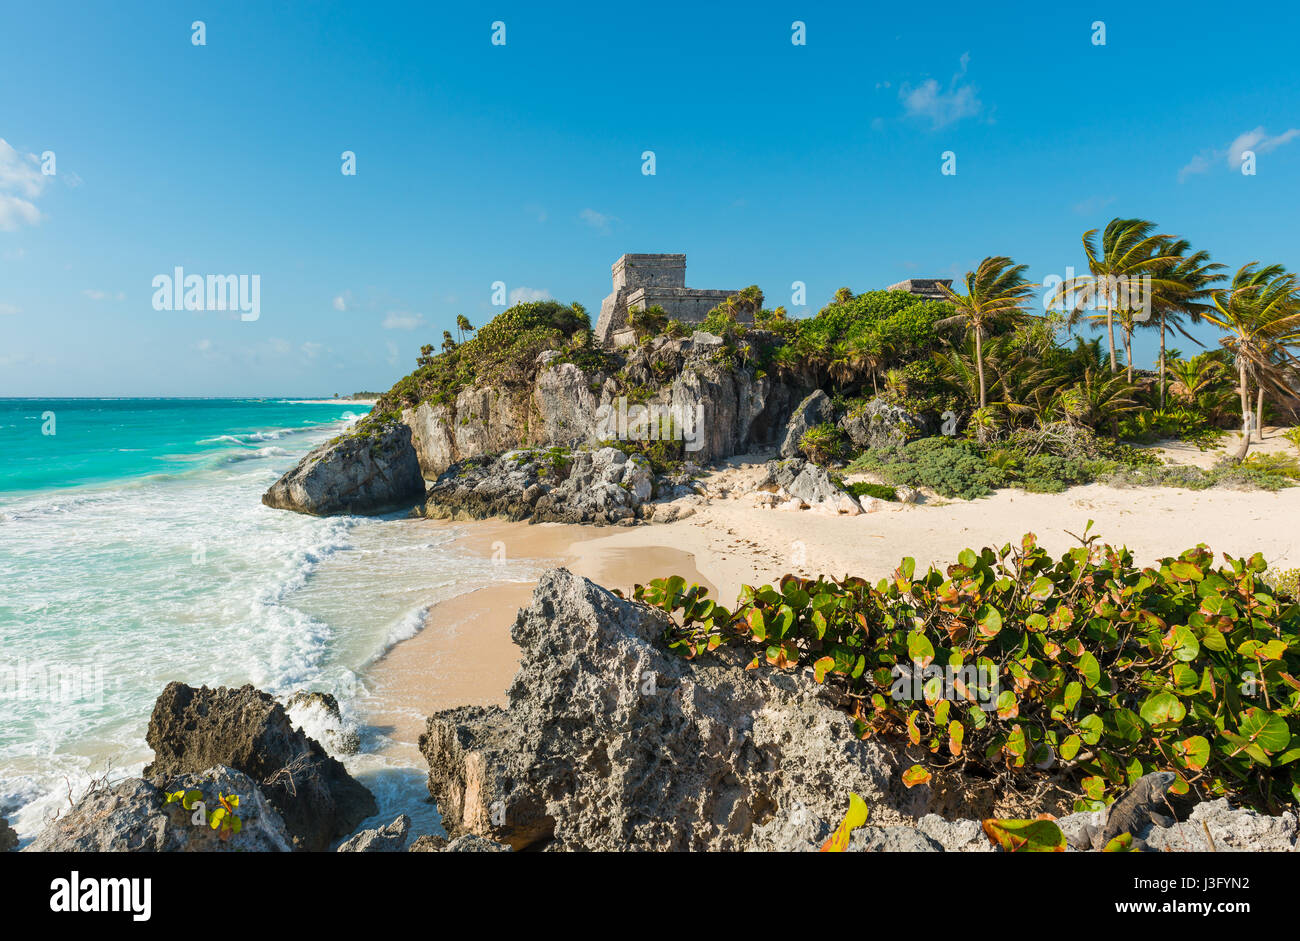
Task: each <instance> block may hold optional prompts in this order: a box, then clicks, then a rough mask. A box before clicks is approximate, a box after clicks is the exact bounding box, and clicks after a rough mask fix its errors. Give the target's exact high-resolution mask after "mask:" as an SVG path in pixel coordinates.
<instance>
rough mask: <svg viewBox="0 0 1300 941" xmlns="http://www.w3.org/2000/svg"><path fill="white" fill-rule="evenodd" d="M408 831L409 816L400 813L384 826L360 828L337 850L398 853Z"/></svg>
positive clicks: (344, 851) (409, 825)
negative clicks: (372, 828) (373, 828)
mask: <svg viewBox="0 0 1300 941" xmlns="http://www.w3.org/2000/svg"><path fill="white" fill-rule="evenodd" d="M410 832H411V818H410V817H408V816H406V814H402V815H400V816H399V817H398V818H397V819H396V820H394V821H393V822H392V823H390V824H389V825H388V826H386V827H379V828H378V829H375V830H362V831H361V832H360V833H358V834H357V835H356V836H354V837H352V838H351V839H350V840H348V841H347V842H345V843H344V844H343V845H342V846H340V847H339V848H338V850H337V852H340V853H400V852H401V851H402V849H403V847H405V846H406V837H407V835H408V834H409V833H410Z"/></svg>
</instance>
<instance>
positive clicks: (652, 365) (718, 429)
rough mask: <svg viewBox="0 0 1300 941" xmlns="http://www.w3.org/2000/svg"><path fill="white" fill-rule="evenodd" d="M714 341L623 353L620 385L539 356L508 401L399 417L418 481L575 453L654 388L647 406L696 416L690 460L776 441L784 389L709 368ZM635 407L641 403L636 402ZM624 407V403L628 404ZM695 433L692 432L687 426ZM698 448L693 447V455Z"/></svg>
mask: <svg viewBox="0 0 1300 941" xmlns="http://www.w3.org/2000/svg"><path fill="white" fill-rule="evenodd" d="M722 342H723V341H722V339H721V338H720V337H715V336H712V335H711V334H704V333H697V334H696V335H695V337H693V338H691V339H678V340H672V339H669V338H667V337H656V338H655V339H653V340H651V341H649V342H648V343H647V344H645V345H644V346H640V347H637V348H635V349H633V350H631V351H630V352H629V353H628V354H627V360H626V363H625V365H624V367H623V369H622V370H621V373H620V374H619V375H618V376H617V377H611V376H609V375H606V374H605V373H601V372H587V371H584V370H582V369H581V368H579V367H578V366H577V365H576V364H574V363H570V362H559V363H557V362H555V360H556V359H557V358H558V357H559V356H560V354H559V352H558V351H555V350H548V351H546V352H543V353H542V354H540V356H539V357H538V363H539V366H540V367H541V368H540V369H539V371H538V373H537V376H536V378H535V379H534V380H533V381H532V383H531V386H526V387H524V388H523V389H522V390H515V391H514V392H512V393H507V392H505V391H503V390H500V389H495V388H478V387H476V388H471V389H465V390H462V391H461V392H460V393H459V394H458V395H457V396H456V398H455V400H454V401H450V402H444V403H440V404H432V403H430V402H423V403H421V404H420V405H419V406H418V407H416V408H407V409H405V410H404V411H403V412H402V421H403V422H404V423H405V424H407V425H408V426H410V428H411V433H412V442H413V447H414V449H415V453H416V455H417V458H418V460H419V464H420V467H421V470H422V471H423V473H424V476H425V477H427V478H429V479H431V480H432V479H434V478H436V477H438V476H439V475H441V474H442V473H443V472H444V471H446V470H448V469H449V468H450V467H451V466H452V465H453V464H458V463H464V462H466V461H470V460H473V459H476V458H482V457H490V456H494V455H498V454H501V453H502V452H504V451H510V450H515V449H521V448H551V447H562V448H576V447H578V446H580V445H590V444H596V443H599V442H600V441H602V440H606V439H608V438H610V437H614V436H613V435H611V434H610V433H609V423H608V422H607V421H602V417H601V416H602V415H606V416H607V415H610V414H611V413H612V412H615V411H616V410H617V409H618V406H619V400H620V398H622V397H625V396H627V395H628V393H629V390H632V389H644V388H645V387H647V386H648V387H651V388H653V389H654V390H656V391H655V392H654V393H653V394H652V395H650V396H649V397H648V398H647V399H645V400H644V404H646V405H659V406H663V407H665V408H671V409H673V410H674V413H675V414H676V415H678V416H682V418H683V419H684V420H686V421H687V422H694V421H695V419H696V418H697V416H698V418H699V423H700V429H699V430H700V435H699V440H698V441H695V440H690V441H684V442H683V444H684V445H685V446H687V447H689V448H690V450H689V452H688V455H687V456H688V457H691V458H693V459H694V460H697V461H702V462H709V461H714V460H719V459H721V458H726V457H730V456H731V455H733V454H740V453H743V452H746V451H749V450H751V449H752V448H753V447H755V446H763V445H770V444H774V443H776V441H777V439H778V436H779V435H780V434H781V432H782V431H783V429H784V428H785V424H786V419H787V418H788V417H789V414H790V411H791V409H792V408H793V407H794V404H795V402H797V401H798V395H797V393H796V392H795V391H794V390H793V389H791V388H790V387H788V386H786V385H785V384H783V383H781V382H779V381H776V380H774V379H772V378H770V377H767V376H760V375H759V374H758V371H757V370H755V369H754V368H752V367H748V366H739V367H738V366H735V365H732V364H730V363H728V362H725V361H722V362H719V361H715V359H714V357H715V354H716V353H717V352H718V351H719V349H720V348H721V346H722ZM638 401H640V400H638ZM624 407H627V406H626V403H625V406H624ZM690 431H691V432H692V437H693V436H694V435H693V433H694V431H695V426H694V425H693V424H692V425H691V426H690ZM696 445H698V447H696Z"/></svg>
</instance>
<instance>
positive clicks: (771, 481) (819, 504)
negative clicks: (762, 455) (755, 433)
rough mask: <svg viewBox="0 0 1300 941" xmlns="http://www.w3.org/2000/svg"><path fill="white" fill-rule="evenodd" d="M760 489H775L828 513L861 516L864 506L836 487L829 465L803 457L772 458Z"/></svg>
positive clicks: (759, 483) (781, 494) (778, 492)
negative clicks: (806, 459) (814, 462)
mask: <svg viewBox="0 0 1300 941" xmlns="http://www.w3.org/2000/svg"><path fill="white" fill-rule="evenodd" d="M758 488H759V489H760V490H765V491H768V492H774V493H776V494H778V495H779V496H781V497H782V498H783V500H786V501H788V500H789V498H791V497H793V498H795V499H796V500H798V501H800V502H801V503H802V504H805V505H807V506H808V507H810V508H812V509H814V510H819V511H821V512H825V513H836V514H844V515H846V516H857V515H859V514H861V513H862V505H861V504H860V503H858V501H857V500H855V499H853V497H851V496H849V494H848V493H847V492H845V491H844V490H841V489H840V488H839V487H838V486H836V484H835V482H834V481H832V480H831V478H830V474H829V473H827V471H826V468H824V467H821V466H819V465H817V464H813V463H812V462H810V461H805V460H804V459H803V458H787V459H785V460H780V461H768V463H767V466H766V468H765V474H764V476H763V477H762V478H761V479H760V480H759V481H758Z"/></svg>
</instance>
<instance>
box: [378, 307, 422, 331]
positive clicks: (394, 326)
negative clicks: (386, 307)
mask: <svg viewBox="0 0 1300 941" xmlns="http://www.w3.org/2000/svg"><path fill="white" fill-rule="evenodd" d="M423 323H424V315H423V314H412V313H409V312H408V311H404V310H394V311H390V312H389V314H388V316H387V317H385V318H384V329H385V330H414V329H415V328H416V327H418V326H421V325H422V324H423Z"/></svg>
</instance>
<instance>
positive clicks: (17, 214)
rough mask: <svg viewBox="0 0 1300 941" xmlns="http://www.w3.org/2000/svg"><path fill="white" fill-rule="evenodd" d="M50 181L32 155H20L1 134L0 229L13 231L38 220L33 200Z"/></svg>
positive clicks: (37, 212)
mask: <svg viewBox="0 0 1300 941" xmlns="http://www.w3.org/2000/svg"><path fill="white" fill-rule="evenodd" d="M49 180H50V178H49V177H47V176H46V175H45V174H43V173H41V170H40V160H39V159H38V158H37V156H36V155H35V154H20V153H19V152H18V151H16V150H14V149H13V147H11V146H10V145H9V142H8V141H7V140H5V139H4V138H3V137H0V229H3V230H4V231H6V232H12V231H13V230H15V229H17V228H18V227H19V226H20V225H36V224H37V223H38V222H40V221H41V211H40V210H39V209H37V208H36V205H35V204H34V203H33V202H32V200H33V199H36V198H37V197H38V196H40V195H41V193H42V191H44V189H45V184H46V183H48V182H49Z"/></svg>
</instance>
